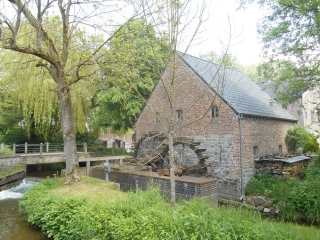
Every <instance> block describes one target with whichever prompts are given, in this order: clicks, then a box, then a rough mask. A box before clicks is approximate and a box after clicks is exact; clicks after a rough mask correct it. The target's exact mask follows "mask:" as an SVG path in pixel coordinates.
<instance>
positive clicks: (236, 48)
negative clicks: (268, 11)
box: [180, 0, 264, 65]
mask: <svg viewBox="0 0 320 240" xmlns="http://www.w3.org/2000/svg"><path fill="white" fill-rule="evenodd" d="M237 7H238V4H237V3H236V0H223V1H213V3H212V5H211V6H210V18H209V19H208V20H207V21H206V22H205V26H204V29H203V32H202V33H201V41H199V43H198V44H195V45H194V46H192V47H191V48H190V49H189V51H188V53H189V54H191V55H196V56H199V55H200V54H203V53H207V52H209V51H211V50H214V51H216V52H220V51H221V49H222V47H221V42H222V43H223V44H226V43H227V42H228V38H229V34H228V32H229V21H228V18H229V19H230V24H231V29H232V30H231V31H232V37H231V44H230V50H229V52H230V53H231V54H233V55H236V56H237V58H238V59H239V61H240V63H242V64H244V65H250V64H253V63H258V62H260V61H262V58H261V57H259V56H261V53H262V50H261V49H262V44H261V43H260V40H259V36H258V34H257V27H256V25H257V22H258V20H259V19H261V18H262V17H263V15H264V12H263V11H262V10H261V9H259V7H258V6H257V5H255V4H251V5H249V6H247V8H246V9H245V10H237ZM180 50H181V51H183V49H180Z"/></svg>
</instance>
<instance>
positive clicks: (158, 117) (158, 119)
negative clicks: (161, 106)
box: [156, 113, 160, 123]
mask: <svg viewBox="0 0 320 240" xmlns="http://www.w3.org/2000/svg"><path fill="white" fill-rule="evenodd" d="M159 122H160V115H159V113H156V123H159Z"/></svg>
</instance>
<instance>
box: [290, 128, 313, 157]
mask: <svg viewBox="0 0 320 240" xmlns="http://www.w3.org/2000/svg"><path fill="white" fill-rule="evenodd" d="M286 143H287V145H288V149H289V151H293V152H296V151H297V148H298V147H303V152H308V151H311V152H316V151H318V150H319V144H318V141H317V138H316V136H314V135H313V134H312V133H309V132H308V131H307V130H306V129H305V128H303V127H301V126H297V127H295V128H294V129H293V130H289V131H288V133H287V135H286Z"/></svg>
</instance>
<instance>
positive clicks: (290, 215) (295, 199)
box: [246, 155, 320, 225]
mask: <svg viewBox="0 0 320 240" xmlns="http://www.w3.org/2000/svg"><path fill="white" fill-rule="evenodd" d="M246 194H247V195H265V196H270V197H271V198H272V202H273V204H274V205H277V204H278V206H279V207H280V216H281V218H282V219H283V220H288V221H299V222H301V221H303V222H306V223H309V224H316V225H319V224H320V156H319V155H317V156H316V157H315V158H314V162H313V163H311V164H309V165H308V166H307V167H306V168H305V169H304V171H303V178H302V179H300V180H295V179H278V178H275V177H273V176H271V175H268V174H257V175H255V176H254V177H253V178H252V179H251V180H250V181H249V183H248V185H247V188H246Z"/></svg>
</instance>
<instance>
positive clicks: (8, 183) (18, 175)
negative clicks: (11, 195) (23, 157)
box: [0, 166, 26, 191]
mask: <svg viewBox="0 0 320 240" xmlns="http://www.w3.org/2000/svg"><path fill="white" fill-rule="evenodd" d="M25 176H26V171H25V169H24V168H22V167H20V166H16V167H13V168H11V169H9V170H7V171H4V172H0V191H1V190H5V189H8V188H11V187H14V186H17V185H19V184H20V183H21V182H22V180H23V179H24V178H25Z"/></svg>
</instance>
